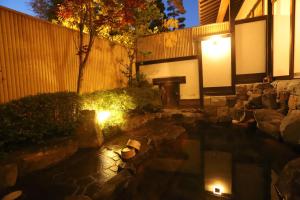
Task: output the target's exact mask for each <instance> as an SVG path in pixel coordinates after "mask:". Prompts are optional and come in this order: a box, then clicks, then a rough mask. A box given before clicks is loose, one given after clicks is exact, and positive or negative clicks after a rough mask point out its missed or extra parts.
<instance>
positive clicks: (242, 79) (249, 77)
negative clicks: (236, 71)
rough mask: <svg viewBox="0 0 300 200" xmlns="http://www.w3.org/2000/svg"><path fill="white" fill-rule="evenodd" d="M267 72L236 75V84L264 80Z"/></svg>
mask: <svg viewBox="0 0 300 200" xmlns="http://www.w3.org/2000/svg"><path fill="white" fill-rule="evenodd" d="M265 76H266V73H257V74H240V75H236V84H246V83H258V82H263V79H264V77H265Z"/></svg>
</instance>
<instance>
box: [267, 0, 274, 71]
mask: <svg viewBox="0 0 300 200" xmlns="http://www.w3.org/2000/svg"><path fill="white" fill-rule="evenodd" d="M267 1H268V16H267V18H268V20H267V75H268V76H270V77H273V4H272V0H267Z"/></svg>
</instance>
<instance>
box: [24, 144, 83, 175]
mask: <svg viewBox="0 0 300 200" xmlns="http://www.w3.org/2000/svg"><path fill="white" fill-rule="evenodd" d="M77 150H78V143H77V141H75V140H73V139H66V140H63V141H58V142H57V141H56V142H55V143H54V144H52V145H48V146H46V147H44V148H41V149H37V150H34V151H30V152H24V153H22V155H20V156H19V157H20V158H19V160H20V163H21V164H20V172H21V174H22V175H24V174H27V173H29V172H33V171H37V170H41V169H45V168H47V167H49V166H52V165H55V164H57V163H59V162H60V161H62V160H64V159H66V158H68V157H70V156H71V155H73V154H74V153H75V152H76V151H77Z"/></svg>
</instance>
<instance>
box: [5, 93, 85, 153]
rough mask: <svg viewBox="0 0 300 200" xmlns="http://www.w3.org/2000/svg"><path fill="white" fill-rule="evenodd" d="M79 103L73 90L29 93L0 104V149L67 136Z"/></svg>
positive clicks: (72, 127)
mask: <svg viewBox="0 0 300 200" xmlns="http://www.w3.org/2000/svg"><path fill="white" fill-rule="evenodd" d="M79 105H80V101H79V97H78V96H77V95H76V94H75V93H67V92H61V93H51V94H39V95H36V96H28V97H25V98H22V99H19V100H15V101H11V102H9V103H6V104H3V105H0V148H1V149H2V150H3V149H4V150H7V148H8V147H9V149H11V148H15V147H19V146H23V145H30V144H39V143H42V142H44V141H45V140H46V139H49V138H53V137H58V136H59V137H60V136H66V135H70V134H72V133H73V132H74V128H75V124H76V109H77V108H78V106H79Z"/></svg>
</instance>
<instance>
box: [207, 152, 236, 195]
mask: <svg viewBox="0 0 300 200" xmlns="http://www.w3.org/2000/svg"><path fill="white" fill-rule="evenodd" d="M204 187H205V190H206V191H209V192H212V193H214V194H216V195H231V194H232V156H231V153H227V152H220V151H205V152H204Z"/></svg>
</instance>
